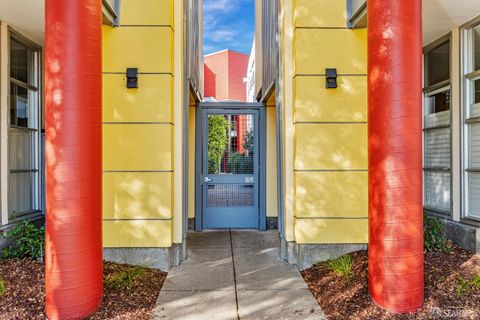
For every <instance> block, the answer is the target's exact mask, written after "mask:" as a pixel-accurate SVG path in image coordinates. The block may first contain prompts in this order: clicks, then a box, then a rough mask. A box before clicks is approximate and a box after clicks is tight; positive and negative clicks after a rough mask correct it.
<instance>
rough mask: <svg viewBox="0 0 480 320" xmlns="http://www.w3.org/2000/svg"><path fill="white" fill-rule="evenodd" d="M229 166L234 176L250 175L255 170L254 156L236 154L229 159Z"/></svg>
mask: <svg viewBox="0 0 480 320" xmlns="http://www.w3.org/2000/svg"><path fill="white" fill-rule="evenodd" d="M228 165H229V167H230V168H231V170H232V173H233V174H248V173H249V172H251V171H252V170H253V156H250V157H248V156H246V155H244V154H241V153H238V152H235V153H233V154H232V155H231V156H230V159H228Z"/></svg>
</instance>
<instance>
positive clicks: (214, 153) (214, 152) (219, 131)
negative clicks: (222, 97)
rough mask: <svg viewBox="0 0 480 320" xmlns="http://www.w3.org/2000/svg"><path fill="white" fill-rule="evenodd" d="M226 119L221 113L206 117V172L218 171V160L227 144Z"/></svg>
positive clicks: (220, 159) (219, 160) (214, 172)
mask: <svg viewBox="0 0 480 320" xmlns="http://www.w3.org/2000/svg"><path fill="white" fill-rule="evenodd" d="M228 125H229V124H228V120H227V119H226V118H225V116H223V115H218V116H209V117H208V173H210V174H218V173H220V162H221V161H222V158H223V155H224V154H225V151H226V150H227V145H228V135H227V129H228Z"/></svg>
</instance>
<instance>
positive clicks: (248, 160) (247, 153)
mask: <svg viewBox="0 0 480 320" xmlns="http://www.w3.org/2000/svg"><path fill="white" fill-rule="evenodd" d="M254 132H255V128H254V116H253V115H251V114H238V115H237V114H232V115H209V116H208V173H209V174H253V172H254V159H255V157H254V152H255V146H254V140H255V137H254Z"/></svg>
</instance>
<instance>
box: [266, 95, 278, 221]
mask: <svg viewBox="0 0 480 320" xmlns="http://www.w3.org/2000/svg"><path fill="white" fill-rule="evenodd" d="M266 132H267V153H266V157H267V159H266V160H267V166H266V177H267V186H266V191H267V193H266V200H267V201H266V203H267V217H277V216H278V209H277V207H278V203H277V199H278V198H277V193H278V190H277V114H276V109H275V94H272V97H271V99H269V100H268V101H267V130H266Z"/></svg>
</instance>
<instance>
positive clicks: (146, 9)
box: [120, 0, 173, 26]
mask: <svg viewBox="0 0 480 320" xmlns="http://www.w3.org/2000/svg"><path fill="white" fill-rule="evenodd" d="M172 2H173V0H140V1H139V0H122V1H121V2H120V3H121V10H120V13H121V15H120V24H121V25H168V26H172V25H173V3H172Z"/></svg>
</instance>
